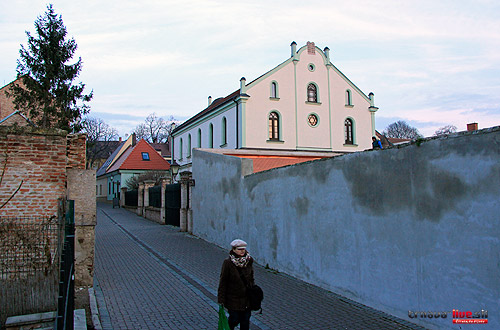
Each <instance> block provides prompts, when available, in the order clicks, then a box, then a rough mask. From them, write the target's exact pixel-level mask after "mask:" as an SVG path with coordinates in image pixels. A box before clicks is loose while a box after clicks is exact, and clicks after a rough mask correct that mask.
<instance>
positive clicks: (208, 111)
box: [171, 89, 240, 134]
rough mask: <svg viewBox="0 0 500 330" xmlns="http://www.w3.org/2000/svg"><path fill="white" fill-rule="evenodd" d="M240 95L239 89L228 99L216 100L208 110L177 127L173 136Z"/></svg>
mask: <svg viewBox="0 0 500 330" xmlns="http://www.w3.org/2000/svg"><path fill="white" fill-rule="evenodd" d="M238 95H240V90H239V89H237V90H235V91H234V92H232V93H231V94H229V95H228V96H226V97H219V98H218V99H216V100H215V101H213V102H212V103H211V104H210V105H209V106H208V107H207V108H205V109H204V110H202V111H201V112H198V113H197V114H196V115H194V116H193V117H191V118H189V119H188V120H186V121H185V122H183V123H182V124H181V125H179V126H177V127H176V128H175V129H174V130H173V131H172V133H171V134H174V133H175V132H178V131H179V130H181V129H183V128H184V127H186V126H188V125H189V124H191V123H192V122H195V121H196V120H197V119H198V118H201V117H203V116H205V115H207V114H209V113H211V112H212V111H215V110H216V109H217V108H218V107H219V106H220V105H223V104H224V103H227V102H229V101H231V100H232V99H234V98H235V97H236V96H238Z"/></svg>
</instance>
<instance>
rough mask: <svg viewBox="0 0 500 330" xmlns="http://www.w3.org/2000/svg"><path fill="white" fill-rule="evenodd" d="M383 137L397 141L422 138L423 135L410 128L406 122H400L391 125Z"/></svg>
mask: <svg viewBox="0 0 500 330" xmlns="http://www.w3.org/2000/svg"><path fill="white" fill-rule="evenodd" d="M382 134H383V135H385V136H387V137H390V138H397V139H417V138H421V137H422V134H420V132H419V131H418V129H416V128H415V127H412V126H410V125H409V124H408V123H407V122H406V121H404V120H398V121H397V122H395V123H392V124H390V125H389V126H387V127H386V128H385V130H384V131H383V132H382Z"/></svg>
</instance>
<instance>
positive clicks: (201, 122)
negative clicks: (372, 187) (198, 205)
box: [172, 42, 378, 170]
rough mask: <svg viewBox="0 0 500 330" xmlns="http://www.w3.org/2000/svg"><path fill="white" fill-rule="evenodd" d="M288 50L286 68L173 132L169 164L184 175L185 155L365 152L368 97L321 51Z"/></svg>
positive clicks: (310, 46)
mask: <svg viewBox="0 0 500 330" xmlns="http://www.w3.org/2000/svg"><path fill="white" fill-rule="evenodd" d="M291 48H292V49H291V50H292V51H291V57H290V58H289V59H288V60H286V61H285V62H283V63H281V64H280V65H278V66H277V67H275V68H274V69H272V70H271V71H269V72H267V73H265V74H264V75H262V76H261V77H259V78H257V79H256V80H254V81H252V82H250V83H249V84H246V80H245V78H242V79H241V81H240V89H239V90H237V91H236V92H234V93H232V94H230V95H228V96H226V97H225V98H220V99H217V100H215V101H214V102H213V103H211V104H210V105H209V107H208V108H206V109H205V110H203V111H202V112H200V113H199V114H197V115H196V116H194V117H192V118H190V119H188V120H187V121H186V122H184V123H183V124H182V125H180V126H179V127H177V128H176V129H175V130H174V132H173V133H172V136H173V157H174V160H175V161H176V162H177V163H178V164H179V165H181V166H182V169H183V170H190V163H191V153H192V151H191V150H192V149H193V148H199V147H201V148H228V149H266V150H269V149H271V150H273V149H274V150H289V151H291V150H297V151H311V152H315V151H316V152H354V151H361V150H365V149H369V148H371V137H372V136H374V135H375V112H376V111H377V110H378V108H376V107H375V106H374V99H373V94H371V93H370V96H366V95H365V94H364V93H363V92H362V91H361V90H359V88H357V87H356V86H355V85H354V84H353V83H352V82H351V81H350V80H349V79H347V77H346V76H344V75H343V74H342V73H341V72H340V71H339V70H338V69H337V68H336V67H335V66H334V65H333V64H332V63H331V62H330V59H329V49H328V48H325V49H324V50H323V51H322V50H320V49H319V48H318V47H316V46H315V45H314V43H307V45H306V46H303V47H302V48H300V49H299V50H298V51H297V50H296V44H295V42H293V43H292V45H291ZM224 120H225V123H226V126H227V130H226V133H225V134H224V131H223V129H222V127H223V125H224V124H223V123H224ZM211 125H212V126H211ZM211 127H213V133H211V132H212V128H211ZM224 135H225V139H226V140H224ZM200 136H201V144H200ZM212 136H213V143H210V142H211V141H212V140H211V139H212ZM224 142H225V143H224Z"/></svg>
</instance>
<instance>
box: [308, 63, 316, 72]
mask: <svg viewBox="0 0 500 330" xmlns="http://www.w3.org/2000/svg"><path fill="white" fill-rule="evenodd" d="M307 68H308V69H309V71H311V72H313V71H314V69H315V68H316V67H315V66H314V64H312V63H309V64H308V65H307Z"/></svg>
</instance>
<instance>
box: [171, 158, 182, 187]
mask: <svg viewBox="0 0 500 330" xmlns="http://www.w3.org/2000/svg"><path fill="white" fill-rule="evenodd" d="M180 167H181V166H180V165H179V164H177V162H176V161H175V160H173V161H172V164H170V172H171V173H172V183H173V182H174V178H175V177H176V176H177V173H179V168H180Z"/></svg>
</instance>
